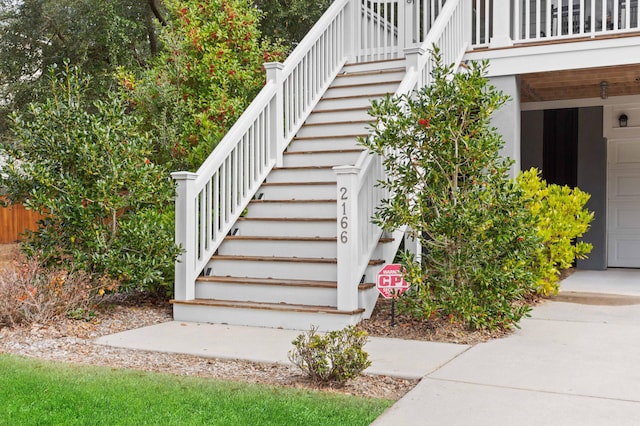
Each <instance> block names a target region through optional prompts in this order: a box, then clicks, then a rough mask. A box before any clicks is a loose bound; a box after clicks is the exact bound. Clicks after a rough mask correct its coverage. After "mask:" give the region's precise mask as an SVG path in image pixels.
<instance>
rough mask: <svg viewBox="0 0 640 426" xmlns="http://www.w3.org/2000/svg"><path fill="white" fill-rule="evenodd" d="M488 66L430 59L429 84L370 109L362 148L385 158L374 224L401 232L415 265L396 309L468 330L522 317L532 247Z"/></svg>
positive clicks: (534, 240)
mask: <svg viewBox="0 0 640 426" xmlns="http://www.w3.org/2000/svg"><path fill="white" fill-rule="evenodd" d="M486 66H487V64H472V65H471V67H470V68H469V69H468V70H466V72H460V73H453V72H452V67H451V66H444V65H442V64H441V62H440V58H439V55H438V54H437V52H436V54H435V66H434V69H433V72H432V80H433V82H432V84H431V85H430V86H428V87H425V88H423V89H421V90H420V91H418V92H416V93H412V94H411V95H410V96H404V97H401V98H387V99H386V100H384V101H382V102H379V103H374V105H373V107H372V110H371V115H372V116H373V117H374V118H375V119H377V121H378V124H377V126H376V127H375V129H374V131H373V135H372V137H371V138H369V139H364V140H362V143H363V144H364V145H365V146H366V147H367V148H368V149H369V150H371V151H372V152H375V153H377V154H380V155H384V160H383V162H384V167H385V169H386V172H387V177H386V179H385V180H383V181H382V182H380V185H381V186H382V187H384V188H386V189H388V190H390V191H391V193H392V194H393V197H391V198H389V199H388V200H385V202H384V204H383V206H382V207H380V208H379V210H378V211H377V213H376V217H375V222H376V223H378V224H379V225H380V226H382V227H383V228H385V229H387V230H393V229H397V228H398V227H400V226H402V225H409V227H410V228H411V229H412V230H413V233H414V236H415V237H416V238H417V239H418V240H419V241H420V243H421V244H422V246H423V249H424V253H423V257H422V262H421V263H418V262H416V261H415V260H414V259H413V258H412V257H411V256H410V255H409V254H404V257H403V263H404V265H405V268H406V271H407V279H408V281H409V282H410V283H411V285H412V287H411V289H410V291H409V292H408V297H406V298H403V299H402V300H403V302H404V307H405V309H407V310H408V311H410V313H412V314H413V315H415V316H418V317H421V318H430V317H431V316H434V315H435V316H440V317H445V318H449V319H450V320H451V321H456V322H462V323H465V324H467V325H468V326H470V327H472V328H488V329H493V328H501V327H509V326H510V325H512V324H514V323H517V321H518V320H519V319H520V318H521V317H522V316H523V315H526V313H527V312H528V310H529V308H528V306H527V305H526V304H525V303H523V297H524V296H525V295H527V294H529V293H530V292H531V291H532V288H533V286H534V284H535V275H534V273H533V271H532V260H533V257H534V255H535V253H536V250H537V247H538V237H537V235H536V232H535V230H534V226H533V219H532V216H531V213H530V212H529V211H528V210H527V209H526V208H525V204H524V198H523V193H522V191H521V190H520V189H519V187H518V186H517V185H516V184H515V182H513V181H511V180H509V178H508V176H507V171H508V167H509V165H510V162H509V161H508V160H506V159H503V158H501V157H500V156H499V154H498V152H499V150H500V148H501V147H502V146H503V141H502V139H501V137H500V135H499V134H498V133H497V132H496V130H495V129H494V128H492V127H491V125H490V117H491V113H492V112H493V111H495V110H497V109H498V108H499V107H500V106H501V105H502V104H503V103H504V102H505V100H506V97H505V96H504V95H502V94H501V93H499V92H498V91H496V89H495V88H494V87H493V86H491V85H489V83H488V82H487V80H486V78H485V77H484V74H485V70H486Z"/></svg>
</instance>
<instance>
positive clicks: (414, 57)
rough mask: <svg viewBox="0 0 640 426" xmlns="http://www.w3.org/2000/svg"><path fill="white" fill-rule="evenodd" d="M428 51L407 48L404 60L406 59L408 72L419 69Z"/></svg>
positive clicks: (419, 48) (418, 48)
mask: <svg viewBox="0 0 640 426" xmlns="http://www.w3.org/2000/svg"><path fill="white" fill-rule="evenodd" d="M426 52H427V51H426V50H424V49H423V48H422V47H419V46H418V47H407V48H406V49H404V58H405V68H406V69H407V72H409V70H411V68H413V69H414V70H417V69H418V65H419V61H420V57H421V56H422V55H424V54H425V53H426Z"/></svg>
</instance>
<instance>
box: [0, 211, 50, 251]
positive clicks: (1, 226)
mask: <svg viewBox="0 0 640 426" xmlns="http://www.w3.org/2000/svg"><path fill="white" fill-rule="evenodd" d="M40 218H41V216H40V215H38V214H37V213H35V212H32V211H31V210H27V209H25V208H24V206H22V205H20V204H16V205H9V206H8V207H0V244H6V243H13V242H16V241H18V240H20V238H21V234H23V233H24V232H25V231H26V230H28V229H29V230H32V231H35V230H36V229H38V225H37V222H38V220H40Z"/></svg>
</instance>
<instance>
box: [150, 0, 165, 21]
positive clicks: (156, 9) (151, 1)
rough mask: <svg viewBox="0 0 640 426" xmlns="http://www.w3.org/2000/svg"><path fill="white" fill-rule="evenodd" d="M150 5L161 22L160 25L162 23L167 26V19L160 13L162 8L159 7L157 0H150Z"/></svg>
mask: <svg viewBox="0 0 640 426" xmlns="http://www.w3.org/2000/svg"><path fill="white" fill-rule="evenodd" d="M149 7H150V8H151V11H152V12H153V15H154V16H155V17H156V19H157V20H158V22H160V25H162V26H163V27H164V26H166V25H167V21H166V20H165V19H164V17H163V16H162V14H161V13H160V10H159V9H158V5H157V4H156V0H149Z"/></svg>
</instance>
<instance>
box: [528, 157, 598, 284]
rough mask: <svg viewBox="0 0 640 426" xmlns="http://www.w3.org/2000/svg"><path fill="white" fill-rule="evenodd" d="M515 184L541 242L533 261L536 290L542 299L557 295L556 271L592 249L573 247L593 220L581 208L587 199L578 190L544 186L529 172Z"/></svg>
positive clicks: (581, 245) (580, 244)
mask: <svg viewBox="0 0 640 426" xmlns="http://www.w3.org/2000/svg"><path fill="white" fill-rule="evenodd" d="M518 184H519V185H520V187H521V188H522V189H523V190H524V193H525V197H526V199H527V208H528V209H529V210H530V211H531V213H532V214H533V216H534V218H535V226H536V231H537V232H538V234H539V236H540V238H541V239H542V242H543V245H542V246H541V247H540V248H539V250H538V253H537V255H536V261H535V265H536V268H537V274H538V281H537V290H538V292H539V293H541V294H544V295H550V294H557V293H558V290H559V283H558V281H559V276H560V271H561V270H562V269H567V268H570V267H571V266H572V265H573V262H574V261H575V260H576V259H584V258H585V257H586V256H587V254H589V253H590V252H591V249H592V248H593V247H592V245H591V244H588V243H585V242H583V241H579V242H576V243H574V241H575V239H576V238H579V237H581V236H582V235H583V234H584V233H585V232H587V230H588V229H589V224H590V223H591V221H592V220H593V212H589V211H588V210H587V209H586V208H585V205H586V204H587V201H589V198H590V195H589V194H587V193H586V192H583V191H581V190H580V189H578V188H573V189H572V188H569V187H568V186H566V185H564V186H560V185H555V184H547V182H545V181H544V180H543V179H541V178H540V172H539V171H538V170H536V169H533V168H532V169H531V170H528V171H525V172H522V173H520V175H519V176H518Z"/></svg>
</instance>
